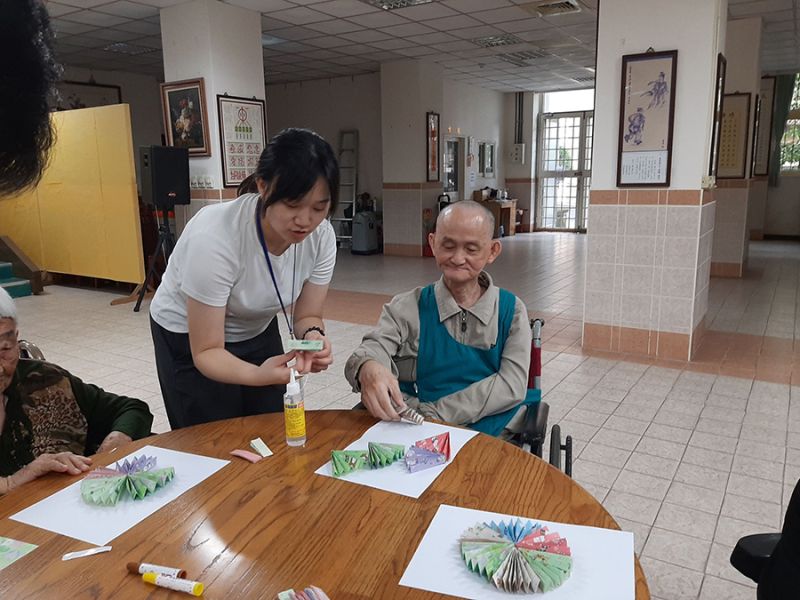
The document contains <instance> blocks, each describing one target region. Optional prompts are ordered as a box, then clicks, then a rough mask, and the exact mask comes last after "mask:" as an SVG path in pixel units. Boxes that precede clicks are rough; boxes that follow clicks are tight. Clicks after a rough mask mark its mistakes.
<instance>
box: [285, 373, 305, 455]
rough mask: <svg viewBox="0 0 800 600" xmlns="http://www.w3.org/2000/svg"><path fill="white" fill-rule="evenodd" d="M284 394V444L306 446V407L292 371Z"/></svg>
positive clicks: (301, 391)
mask: <svg viewBox="0 0 800 600" xmlns="http://www.w3.org/2000/svg"><path fill="white" fill-rule="evenodd" d="M289 377H290V379H289V383H288V385H287V386H286V394H285V395H284V396H283V416H284V420H285V423H286V443H287V444H288V445H289V446H305V444H306V406H305V402H304V400H303V390H301V389H300V383H299V382H298V381H297V378H296V376H295V371H294V369H292V370H291V375H290V376H289Z"/></svg>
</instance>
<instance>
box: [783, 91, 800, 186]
mask: <svg viewBox="0 0 800 600" xmlns="http://www.w3.org/2000/svg"><path fill="white" fill-rule="evenodd" d="M781 171H800V75H795V78H794V92H793V93H792V104H791V106H790V107H789V118H788V119H786V127H785V128H784V130H783V137H782V138H781Z"/></svg>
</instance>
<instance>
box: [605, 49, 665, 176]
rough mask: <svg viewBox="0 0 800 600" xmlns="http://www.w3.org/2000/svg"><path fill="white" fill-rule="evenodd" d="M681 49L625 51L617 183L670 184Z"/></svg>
mask: <svg viewBox="0 0 800 600" xmlns="http://www.w3.org/2000/svg"><path fill="white" fill-rule="evenodd" d="M677 64H678V51H677V50H668V51H665V52H652V51H648V52H645V53H643V54H629V55H626V56H623V57H622V82H621V91H620V117H619V151H618V156H617V187H667V186H669V181H670V171H671V163H672V129H673V123H674V120H675V83H676V73H677Z"/></svg>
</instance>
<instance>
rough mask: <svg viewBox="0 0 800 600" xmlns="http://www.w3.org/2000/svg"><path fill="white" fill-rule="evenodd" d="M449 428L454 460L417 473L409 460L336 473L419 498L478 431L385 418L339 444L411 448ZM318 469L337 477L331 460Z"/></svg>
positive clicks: (368, 484)
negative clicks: (387, 419) (411, 471)
mask: <svg viewBox="0 0 800 600" xmlns="http://www.w3.org/2000/svg"><path fill="white" fill-rule="evenodd" d="M445 432H450V460H449V461H447V462H446V463H445V464H443V465H439V466H437V467H431V468H430V469H425V470H424V471H418V472H416V473H409V472H408V469H407V468H406V463H405V461H402V460H399V461H397V462H396V463H393V464H391V465H389V466H388V467H383V468H380V469H367V470H364V471H355V472H354V473H348V474H347V475H344V476H343V477H336V479H341V480H342V481H350V482H352V483H358V484H361V485H366V486H369V487H373V488H378V489H379V490H386V491H387V492H393V493H395V494H400V495H402V496H410V497H411V498H419V497H420V495H422V492H424V491H425V490H426V489H428V487H429V486H430V485H431V484H432V483H433V482H434V481H436V478H437V477H438V476H439V475H440V474H441V473H442V471H444V470H445V469H446V468H447V466H448V465H449V464H450V463H451V462H453V460H455V457H456V455H457V454H458V452H459V451H460V450H461V448H463V447H464V445H465V444H466V443H467V442H468V441H470V440H471V439H472V438H473V437H475V436H476V435H478V432H477V431H472V430H471V429H459V428H457V427H448V426H447V425H439V424H437V423H428V422H425V423H423V424H422V425H410V424H408V423H395V422H388V421H382V422H380V423H377V424H376V425H373V426H372V427H370V428H369V429H367V430H366V431H365V432H364V435H362V436H361V437H360V438H358V439H357V440H356V441H355V442H353V443H352V444H350V445H349V446H347V448H336V450H366V449H367V444H368V442H385V443H387V444H402V445H403V446H405V447H406V448H408V447H409V446H413V445H414V443H415V442H418V441H419V440H423V439H425V438H429V437H433V436H435V435H439V434H442V433H445ZM314 472H315V473H316V474H317V475H325V476H327V477H333V469H332V466H331V462H330V461H328V462H326V463H325V464H324V465H322V466H321V467H320V468H319V469H317V470H316V471H314Z"/></svg>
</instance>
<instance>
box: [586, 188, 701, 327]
mask: <svg viewBox="0 0 800 600" xmlns="http://www.w3.org/2000/svg"><path fill="white" fill-rule="evenodd" d="M589 210H590V213H591V214H590V220H589V223H590V225H589V236H588V237H589V240H588V248H589V250H588V252H589V255H588V263H589V264H591V268H590V269H588V270H587V275H586V320H587V322H590V323H602V324H610V325H622V326H624V327H635V328H643V329H648V328H649V329H657V330H660V331H669V332H676V333H689V332H691V331H692V329H693V325H694V323H695V320H696V318H695V315H694V314H693V312H694V310H693V309H694V307H695V305H696V306H697V307H698V308H700V307H703V306H704V303H707V298H706V299H705V300H703V299H698V302H697V303H696V302H695V300H696V294H697V290H698V289H700V291H701V292H702V291H703V290H706V288H705V287H703V286H698V282H699V281H700V280H702V279H705V280H706V281H707V278H708V268H709V267H708V261H709V257H710V253H711V241H712V234H711V233H708V234H707V235H706V237H705V238H704V239H703V240H702V244H701V243H700V242H701V240H700V237H699V236H700V231H701V229H702V230H705V231H708V232H711V228H713V224H714V206H713V203H712V204H707V205H705V206H703V207H701V206H663V205H658V206H650V205H646V206H627V205H624V206H618V205H614V206H609V205H596V206H590V208H589ZM698 278H699V279H698ZM609 294H610V295H611V297H610V300H609ZM705 294H706V296H707V290H706V291H705Z"/></svg>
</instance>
